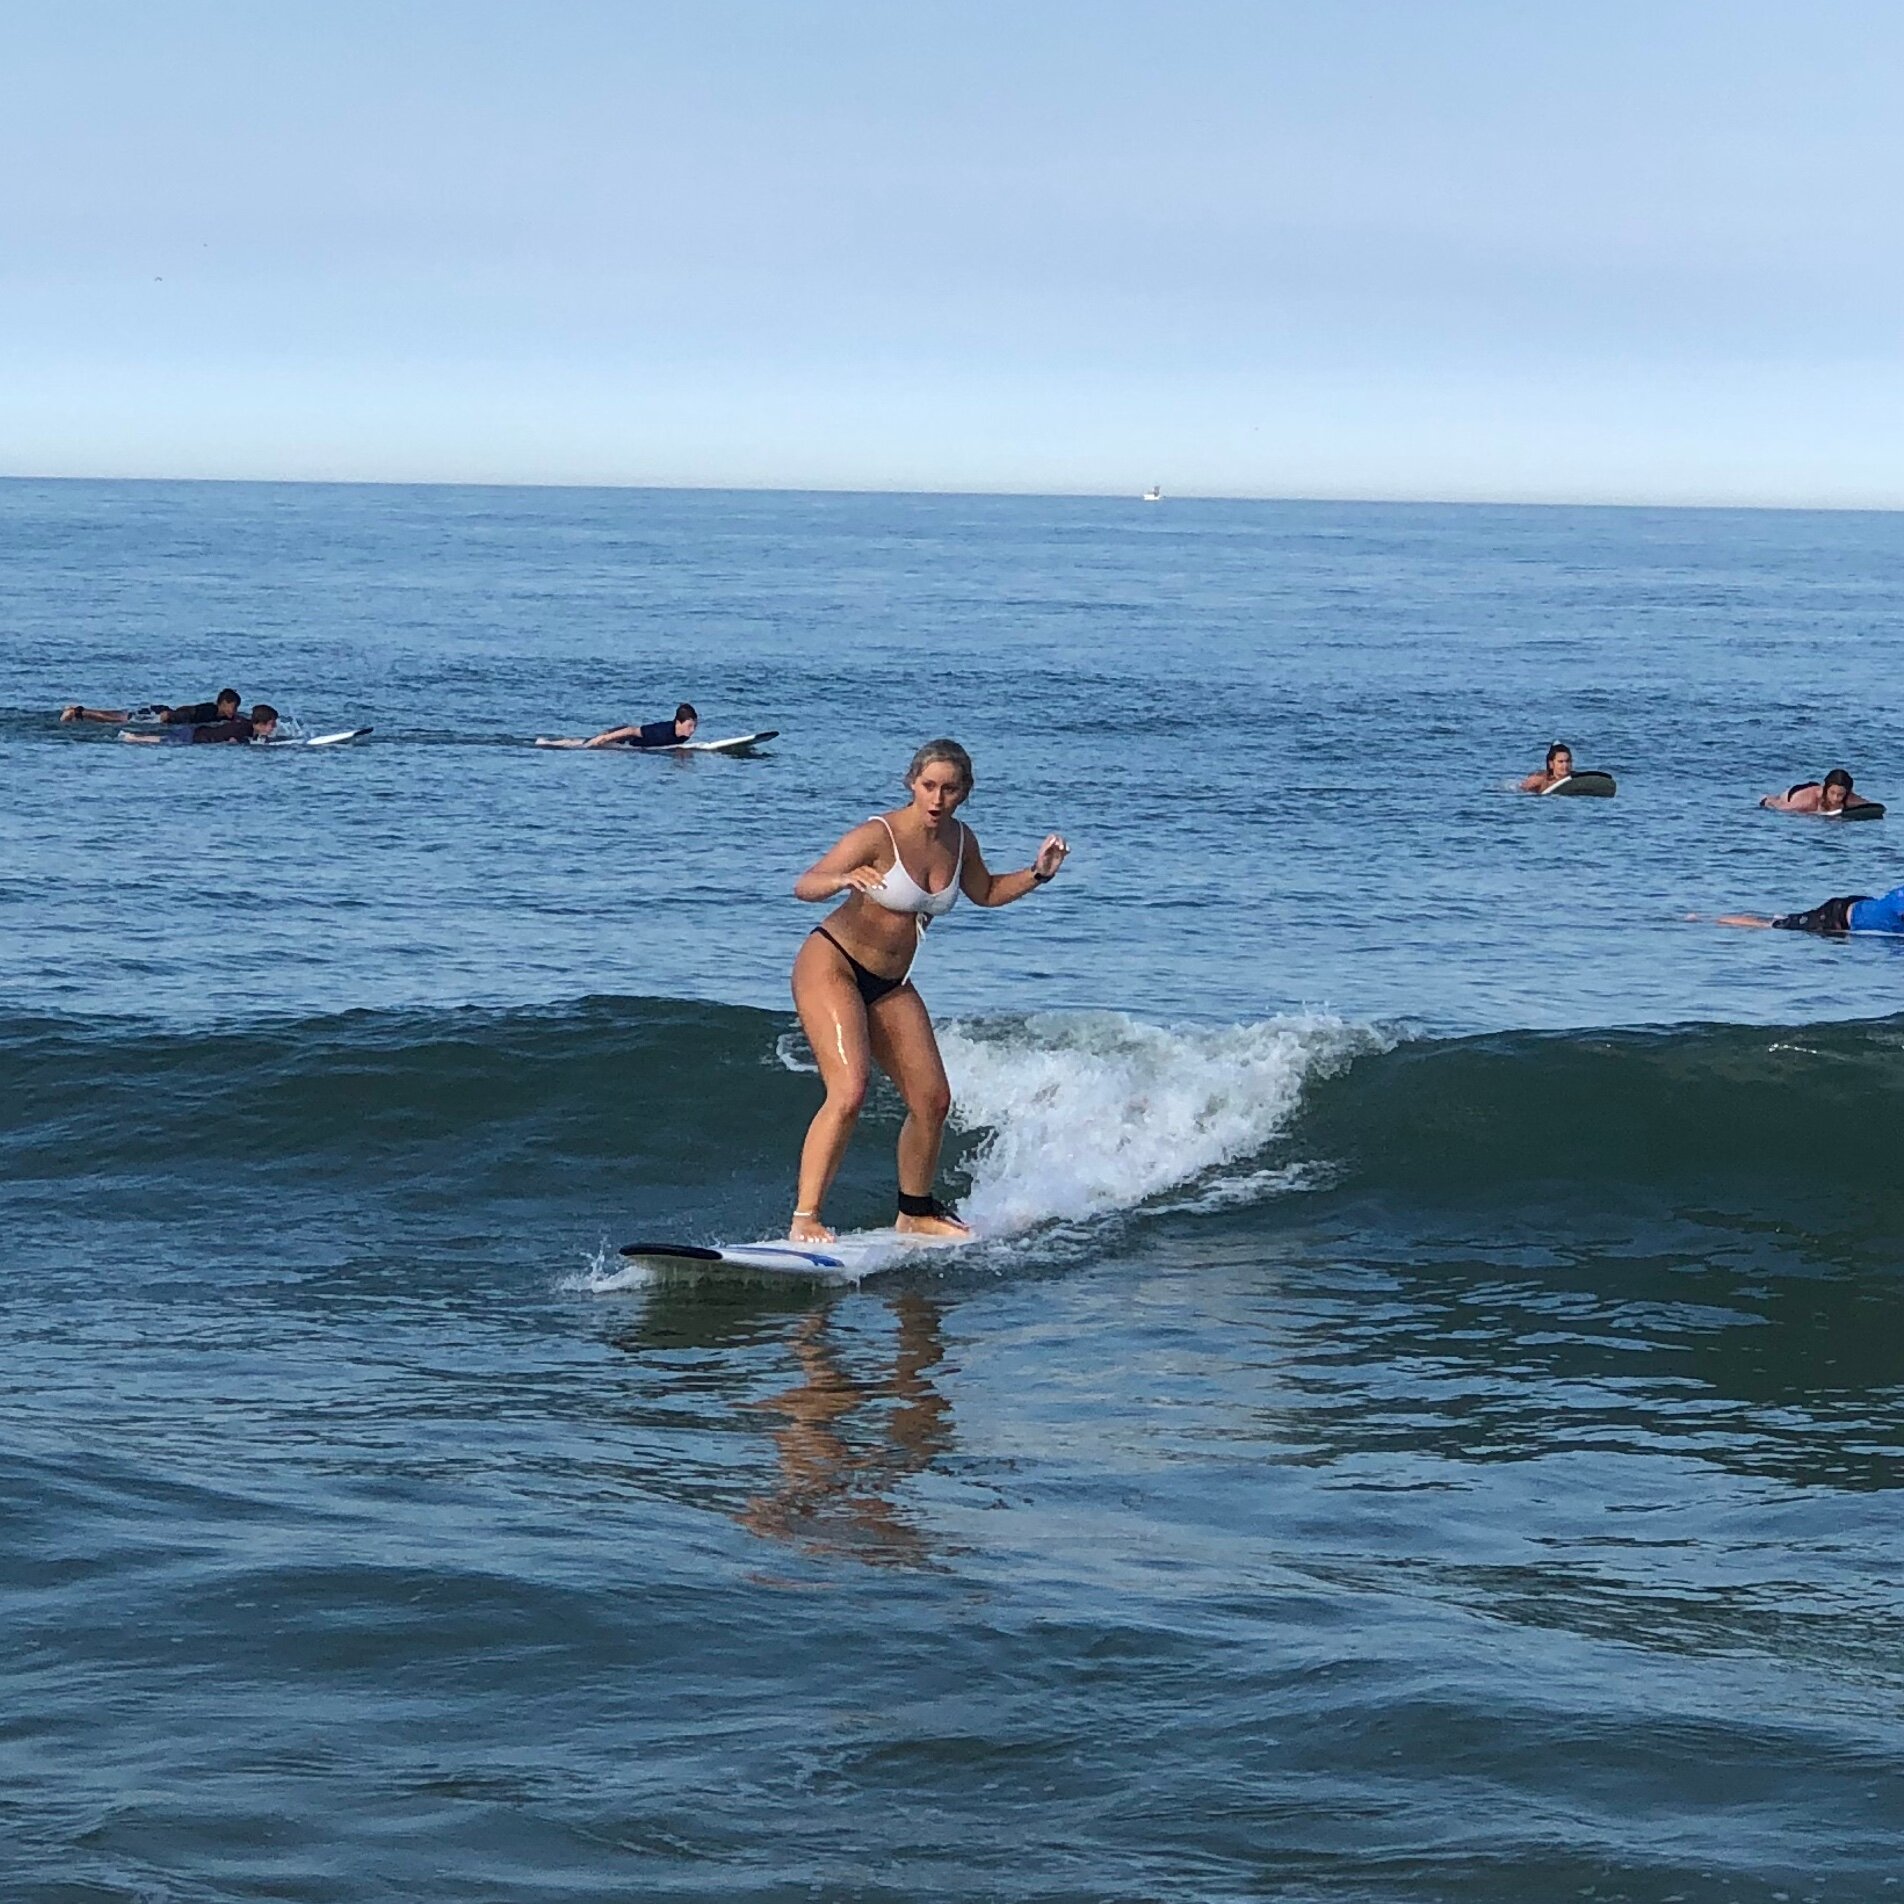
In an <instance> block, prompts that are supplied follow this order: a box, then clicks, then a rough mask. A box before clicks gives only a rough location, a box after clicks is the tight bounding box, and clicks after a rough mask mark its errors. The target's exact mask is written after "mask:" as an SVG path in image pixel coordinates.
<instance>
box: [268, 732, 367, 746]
mask: <svg viewBox="0 0 1904 1904" xmlns="http://www.w3.org/2000/svg"><path fill="white" fill-rule="evenodd" d="M376 731H377V730H376V729H375V728H374V727H340V728H339V729H338V730H337V732H336V733H334V734H285V735H282V736H280V735H277V734H274V735H272V737H271V738H270V739H269V740H261V741H259V742H257V743H256V744H257V745H258V746H260V747H341V746H343V744H344V743H345V741H347V740H362V739H363V737H364V736H365V735H366V734H374V733H375V732H376Z"/></svg>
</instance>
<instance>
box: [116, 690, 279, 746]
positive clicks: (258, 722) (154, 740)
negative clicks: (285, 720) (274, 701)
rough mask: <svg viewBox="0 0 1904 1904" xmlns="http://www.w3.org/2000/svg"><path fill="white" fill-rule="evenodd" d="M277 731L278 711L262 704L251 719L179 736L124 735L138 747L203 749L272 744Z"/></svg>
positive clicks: (183, 731) (209, 723) (202, 724)
mask: <svg viewBox="0 0 1904 1904" xmlns="http://www.w3.org/2000/svg"><path fill="white" fill-rule="evenodd" d="M277 731H278V710H277V709H276V708H275V707H270V706H267V705H266V703H264V702H263V701H260V702H259V703H258V705H257V706H256V707H254V708H253V709H252V710H251V716H250V718H249V719H245V718H242V717H241V716H238V715H234V716H233V717H232V718H231V719H230V720H228V721H201V722H200V723H199V724H198V725H197V726H195V727H185V728H181V729H180V730H179V731H178V732H177V733H176V734H121V735H120V736H119V738H120V739H121V740H123V741H130V742H131V743H132V744H133V745H134V746H135V747H163V746H164V745H165V744H166V743H167V742H168V741H170V742H172V743H174V744H175V745H178V746H190V747H202V746H205V745H208V744H210V745H216V744H217V743H219V742H221V741H230V742H240V741H252V740H269V739H270V738H271V736H272V735H273V734H275V733H276V732H277Z"/></svg>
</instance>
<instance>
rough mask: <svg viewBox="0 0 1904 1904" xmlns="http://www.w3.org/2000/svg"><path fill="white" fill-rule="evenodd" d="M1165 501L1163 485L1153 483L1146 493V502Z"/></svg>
mask: <svg viewBox="0 0 1904 1904" xmlns="http://www.w3.org/2000/svg"><path fill="white" fill-rule="evenodd" d="M1163 499H1164V489H1163V484H1161V483H1152V484H1151V486H1150V487H1149V488H1148V489H1147V490H1145V491H1144V500H1145V501H1146V502H1162V501H1163Z"/></svg>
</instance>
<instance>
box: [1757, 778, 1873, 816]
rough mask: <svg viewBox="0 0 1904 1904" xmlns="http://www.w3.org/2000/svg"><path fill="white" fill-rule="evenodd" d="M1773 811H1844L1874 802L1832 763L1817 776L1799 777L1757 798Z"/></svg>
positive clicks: (1825, 812)
mask: <svg viewBox="0 0 1904 1904" xmlns="http://www.w3.org/2000/svg"><path fill="white" fill-rule="evenodd" d="M1759 805H1760V806H1762V807H1768V808H1770V810H1771V811H1772V812H1774V813H1824V814H1837V813H1848V812H1851V811H1853V810H1854V809H1856V808H1858V807H1871V806H1876V805H1877V802H1876V801H1875V800H1867V799H1866V798H1865V797H1864V795H1863V794H1861V793H1858V792H1856V791H1855V790H1854V789H1853V787H1852V785H1851V776H1850V775H1849V774H1848V773H1846V772H1845V770H1844V769H1843V768H1842V767H1834V768H1832V770H1831V771H1830V772H1829V773H1828V774H1826V775H1825V777H1824V779H1823V780H1822V781H1820V780H1801V781H1800V782H1799V783H1798V785H1797V786H1795V787H1788V788H1787V789H1786V790H1785V791H1784V792H1783V793H1768V794H1767V795H1766V796H1765V798H1764V799H1763V800H1761V801H1760V802H1759Z"/></svg>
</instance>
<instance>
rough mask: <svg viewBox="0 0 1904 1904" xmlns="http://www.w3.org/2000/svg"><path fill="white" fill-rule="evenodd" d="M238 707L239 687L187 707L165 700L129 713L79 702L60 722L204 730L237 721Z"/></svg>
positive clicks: (74, 704)
mask: <svg viewBox="0 0 1904 1904" xmlns="http://www.w3.org/2000/svg"><path fill="white" fill-rule="evenodd" d="M238 705H239V703H238V690H237V689H236V688H220V689H219V690H218V696H217V699H215V700H211V701H193V702H190V703H189V704H187V705H185V706H183V707H167V706H166V705H165V703H164V702H163V701H154V702H151V703H150V704H149V705H148V706H145V707H135V708H133V709H131V710H130V711H128V710H126V709H124V708H114V707H82V706H81V705H80V704H79V702H77V701H75V702H73V703H72V705H71V706H69V707H64V708H62V709H61V710H60V720H61V721H62V722H66V721H106V722H108V723H110V724H112V725H114V726H118V727H123V726H124V725H125V724H126V723H127V722H128V721H157V722H158V723H159V724H160V725H161V726H162V727H203V726H207V725H209V724H210V723H211V722H213V721H232V720H236V719H237V718H238Z"/></svg>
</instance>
